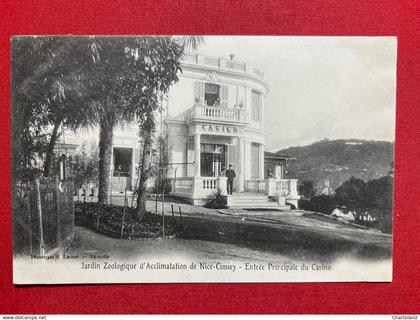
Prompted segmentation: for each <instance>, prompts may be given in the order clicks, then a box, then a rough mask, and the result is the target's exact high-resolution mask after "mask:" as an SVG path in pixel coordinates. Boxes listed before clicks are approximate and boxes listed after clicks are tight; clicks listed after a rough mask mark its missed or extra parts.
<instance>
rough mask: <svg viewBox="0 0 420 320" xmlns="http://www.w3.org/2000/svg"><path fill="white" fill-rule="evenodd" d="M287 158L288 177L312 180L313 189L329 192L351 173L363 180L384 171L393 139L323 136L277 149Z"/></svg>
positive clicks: (384, 172) (390, 154)
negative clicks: (374, 139) (339, 138)
mask: <svg viewBox="0 0 420 320" xmlns="http://www.w3.org/2000/svg"><path fill="white" fill-rule="evenodd" d="M277 154H279V155H286V156H289V157H292V158H295V159H291V160H289V162H288V164H287V167H286V171H287V177H289V178H296V179H299V181H300V182H303V181H312V182H313V185H314V187H315V190H316V193H318V194H320V193H332V192H334V190H335V189H336V188H338V187H339V186H340V185H341V184H342V183H343V182H344V181H346V180H348V179H349V178H351V177H352V176H354V177H356V178H360V179H363V180H365V181H368V180H372V179H377V178H379V177H381V176H384V175H387V174H388V172H389V170H390V169H391V163H392V162H393V160H394V143H393V142H386V141H368V140H354V139H351V140H322V141H319V142H315V143H313V144H311V145H307V146H302V147H291V148H287V149H283V150H279V151H278V152H277Z"/></svg>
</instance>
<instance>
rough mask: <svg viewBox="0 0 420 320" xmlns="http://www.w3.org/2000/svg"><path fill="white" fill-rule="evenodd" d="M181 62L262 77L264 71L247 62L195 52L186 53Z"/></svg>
mask: <svg viewBox="0 0 420 320" xmlns="http://www.w3.org/2000/svg"><path fill="white" fill-rule="evenodd" d="M183 62H184V63H186V64H193V65H194V64H195V65H202V66H204V67H211V68H216V69H220V70H227V71H234V72H236V73H244V74H249V75H251V76H253V77H257V78H260V79H264V72H262V71H261V70H259V69H257V68H254V67H253V66H251V65H250V64H248V63H244V62H240V61H236V60H233V61H232V60H229V59H224V58H216V57H208V56H203V55H201V54H196V53H186V54H185V55H184V57H183Z"/></svg>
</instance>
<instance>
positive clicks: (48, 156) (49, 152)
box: [44, 121, 61, 177]
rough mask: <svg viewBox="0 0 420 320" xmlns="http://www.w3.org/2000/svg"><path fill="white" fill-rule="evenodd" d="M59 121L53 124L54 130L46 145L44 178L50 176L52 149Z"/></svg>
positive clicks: (55, 140)
mask: <svg viewBox="0 0 420 320" xmlns="http://www.w3.org/2000/svg"><path fill="white" fill-rule="evenodd" d="M60 124H61V121H58V122H56V123H54V129H53V131H52V133H51V138H50V143H49V144H48V148H47V154H46V156H45V162H44V177H48V176H49V175H50V169H51V162H52V159H53V156H54V147H55V144H56V142H57V139H58V129H59V128H60Z"/></svg>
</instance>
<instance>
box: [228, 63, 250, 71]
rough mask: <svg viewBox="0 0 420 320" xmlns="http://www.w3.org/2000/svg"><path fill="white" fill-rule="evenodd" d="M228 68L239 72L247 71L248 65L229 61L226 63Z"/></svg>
mask: <svg viewBox="0 0 420 320" xmlns="http://www.w3.org/2000/svg"><path fill="white" fill-rule="evenodd" d="M226 68H228V69H233V70H238V71H245V70H246V65H245V63H240V62H231V61H227V62H226Z"/></svg>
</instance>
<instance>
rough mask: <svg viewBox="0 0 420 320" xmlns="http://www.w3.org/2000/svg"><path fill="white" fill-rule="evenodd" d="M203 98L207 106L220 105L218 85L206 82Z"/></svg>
mask: <svg viewBox="0 0 420 320" xmlns="http://www.w3.org/2000/svg"><path fill="white" fill-rule="evenodd" d="M204 100H206V103H207V105H208V106H216V105H220V86H219V85H217V84H213V83H206V85H205V88H204Z"/></svg>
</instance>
